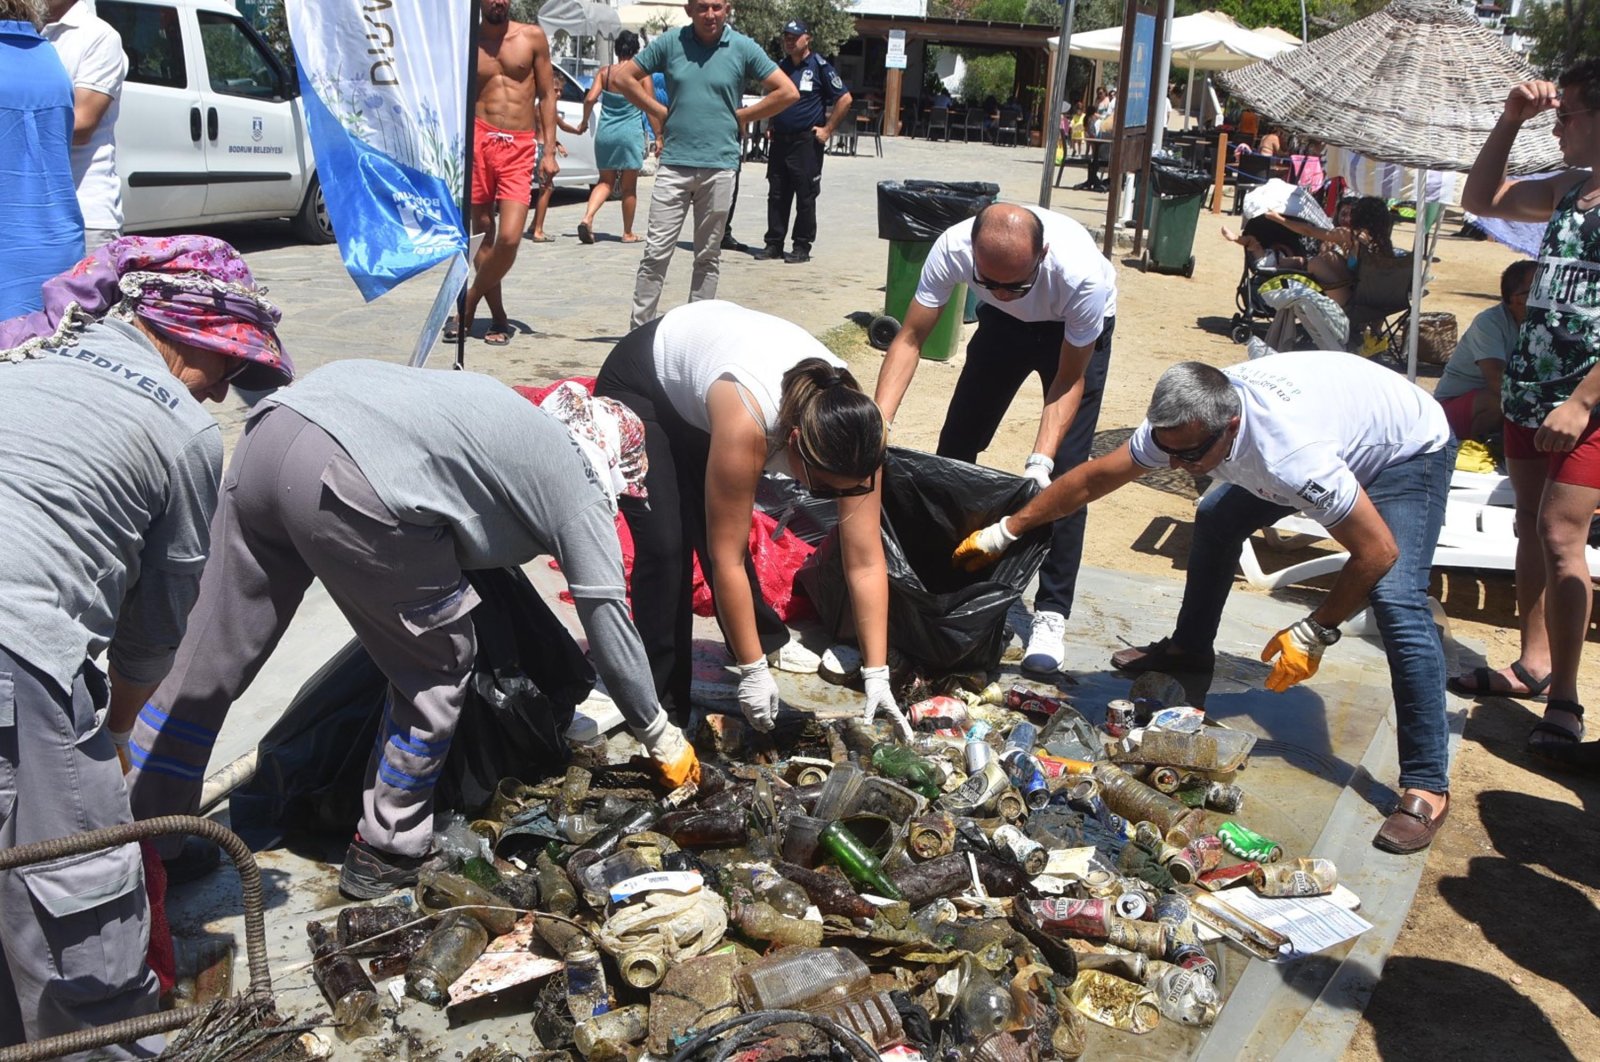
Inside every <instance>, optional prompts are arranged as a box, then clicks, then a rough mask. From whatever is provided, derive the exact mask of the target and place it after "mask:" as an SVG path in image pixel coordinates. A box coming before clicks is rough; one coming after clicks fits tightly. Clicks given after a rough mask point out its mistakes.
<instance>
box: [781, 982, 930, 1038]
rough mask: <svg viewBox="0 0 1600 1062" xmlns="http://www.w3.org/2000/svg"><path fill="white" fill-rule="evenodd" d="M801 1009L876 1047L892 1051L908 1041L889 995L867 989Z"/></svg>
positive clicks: (811, 1004)
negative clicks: (834, 1023)
mask: <svg viewBox="0 0 1600 1062" xmlns="http://www.w3.org/2000/svg"><path fill="white" fill-rule="evenodd" d="M801 1009H802V1010H806V1011H809V1012H810V1013H812V1014H817V1015H820V1016H822V1017H824V1018H828V1019H829V1020H831V1021H833V1022H836V1023H838V1024H839V1025H842V1026H844V1027H845V1028H846V1029H849V1030H850V1031H851V1032H853V1033H855V1034H856V1035H857V1036H859V1037H861V1038H862V1039H863V1040H865V1041H866V1042H867V1043H869V1044H871V1045H872V1046H873V1047H879V1048H882V1047H888V1046H890V1045H891V1044H897V1043H901V1042H902V1041H904V1040H905V1035H906V1030H905V1026H904V1025H903V1024H902V1023H901V1021H900V1012H899V1011H898V1010H896V1009H895V1005H894V1000H892V999H890V998H889V993H887V992H875V991H873V990H872V989H871V988H870V987H863V988H859V989H857V990H855V991H853V992H850V993H849V994H847V995H846V996H844V998H842V999H832V998H830V999H829V1000H827V1001H826V1002H824V1003H821V1004H817V1003H808V1004H806V1005H805V1006H804V1007H802V1008H801Z"/></svg>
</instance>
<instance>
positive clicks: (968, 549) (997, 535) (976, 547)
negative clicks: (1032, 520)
mask: <svg viewBox="0 0 1600 1062" xmlns="http://www.w3.org/2000/svg"><path fill="white" fill-rule="evenodd" d="M1016 540H1017V536H1016V535H1013V534H1012V533H1011V529H1010V528H1008V527H1006V521H1005V518H1004V517H1001V518H1000V519H999V520H996V521H995V522H994V523H992V524H990V525H989V526H988V527H985V528H980V529H979V530H977V531H974V532H973V533H972V534H970V535H968V536H967V537H966V538H964V539H962V540H961V545H959V546H957V547H956V551H955V553H954V554H953V555H952V556H951V557H950V563H951V564H953V565H955V566H956V567H957V568H962V569H964V570H966V571H969V572H975V571H978V570H979V569H982V568H987V567H988V566H989V565H991V564H993V563H994V562H996V561H998V560H999V559H1000V557H1001V555H1002V554H1004V553H1005V551H1006V550H1007V549H1009V548H1010V547H1011V543H1013V542H1015V541H1016Z"/></svg>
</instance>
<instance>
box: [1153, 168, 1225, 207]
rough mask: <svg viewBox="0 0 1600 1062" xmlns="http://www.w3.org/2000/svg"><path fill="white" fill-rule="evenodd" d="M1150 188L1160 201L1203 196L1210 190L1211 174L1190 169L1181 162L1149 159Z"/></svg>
mask: <svg viewBox="0 0 1600 1062" xmlns="http://www.w3.org/2000/svg"><path fill="white" fill-rule="evenodd" d="M1150 186H1151V188H1153V189H1154V190H1155V193H1156V195H1158V196H1160V197H1161V198H1162V199H1176V198H1180V197H1182V196H1189V195H1204V194H1205V193H1206V192H1208V191H1210V190H1211V174H1209V173H1207V172H1205V171H1204V170H1196V169H1191V168H1190V167H1188V166H1185V165H1183V164H1182V163H1181V162H1167V161H1164V160H1162V159H1151V160H1150Z"/></svg>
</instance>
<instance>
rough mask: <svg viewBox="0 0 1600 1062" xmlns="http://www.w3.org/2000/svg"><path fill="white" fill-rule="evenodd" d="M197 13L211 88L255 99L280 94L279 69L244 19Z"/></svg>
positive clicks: (213, 13)
mask: <svg viewBox="0 0 1600 1062" xmlns="http://www.w3.org/2000/svg"><path fill="white" fill-rule="evenodd" d="M196 13H197V14H198V15H199V16H200V47H201V48H202V49H204V51H205V53H206V70H207V71H208V72H209V73H210V75H211V91H213V92H218V93H221V94H222V95H224V96H245V97H248V98H250V99H256V100H277V99H282V98H283V91H284V80H285V79H284V75H283V71H282V69H281V68H280V67H279V66H278V63H277V60H275V59H273V57H272V55H271V54H270V53H269V52H268V51H267V49H266V46H265V45H263V44H262V43H261V39H260V38H259V37H257V36H256V34H255V31H253V30H251V29H250V27H249V26H247V25H245V22H244V20H243V19H241V18H235V17H233V16H231V15H219V14H216V13H215V12H211V11H200V12H196Z"/></svg>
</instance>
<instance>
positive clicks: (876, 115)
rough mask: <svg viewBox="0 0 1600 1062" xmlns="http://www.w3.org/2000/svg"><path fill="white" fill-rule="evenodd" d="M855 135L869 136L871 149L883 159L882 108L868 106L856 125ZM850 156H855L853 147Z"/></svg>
mask: <svg viewBox="0 0 1600 1062" xmlns="http://www.w3.org/2000/svg"><path fill="white" fill-rule="evenodd" d="M856 134H857V136H870V137H871V138H872V146H873V149H874V150H875V151H877V153H878V157H879V158H880V159H881V158H883V108H881V107H873V106H871V105H870V104H869V105H868V107H867V110H866V113H865V114H863V115H862V116H861V120H860V121H859V122H858V123H857V125H856ZM850 154H852V155H854V154H855V149H854V147H853V146H852V148H851V151H850Z"/></svg>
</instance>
